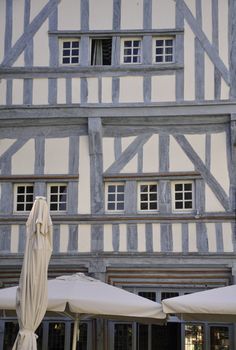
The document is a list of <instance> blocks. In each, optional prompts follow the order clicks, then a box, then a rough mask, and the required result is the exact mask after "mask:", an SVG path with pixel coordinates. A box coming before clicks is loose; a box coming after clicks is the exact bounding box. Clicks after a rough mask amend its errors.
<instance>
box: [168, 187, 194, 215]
mask: <svg viewBox="0 0 236 350" xmlns="http://www.w3.org/2000/svg"><path fill="white" fill-rule="evenodd" d="M172 191H173V194H172V199H173V210H174V211H178V210H179V211H182V210H184V211H189V210H192V209H193V183H192V182H190V181H188V182H176V183H174V184H173V187H172Z"/></svg>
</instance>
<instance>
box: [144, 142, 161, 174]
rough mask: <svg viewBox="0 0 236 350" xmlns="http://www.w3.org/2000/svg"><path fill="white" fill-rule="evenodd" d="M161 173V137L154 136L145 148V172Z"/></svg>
mask: <svg viewBox="0 0 236 350" xmlns="http://www.w3.org/2000/svg"><path fill="white" fill-rule="evenodd" d="M158 171H159V135H152V136H151V138H150V139H149V140H148V141H147V142H146V143H145V145H144V146H143V172H144V173H152V172H158Z"/></svg>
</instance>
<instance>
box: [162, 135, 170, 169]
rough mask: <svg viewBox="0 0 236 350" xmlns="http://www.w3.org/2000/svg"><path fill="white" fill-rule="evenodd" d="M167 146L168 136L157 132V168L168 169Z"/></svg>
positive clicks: (168, 143)
mask: <svg viewBox="0 0 236 350" xmlns="http://www.w3.org/2000/svg"><path fill="white" fill-rule="evenodd" d="M169 147H170V137H169V135H168V134H159V170H160V172H162V171H163V172H167V171H169Z"/></svg>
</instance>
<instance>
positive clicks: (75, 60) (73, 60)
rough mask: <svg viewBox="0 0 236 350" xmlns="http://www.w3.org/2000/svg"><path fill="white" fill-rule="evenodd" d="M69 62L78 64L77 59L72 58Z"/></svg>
mask: <svg viewBox="0 0 236 350" xmlns="http://www.w3.org/2000/svg"><path fill="white" fill-rule="evenodd" d="M71 62H72V63H79V58H78V57H72V60H71Z"/></svg>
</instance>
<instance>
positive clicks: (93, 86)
mask: <svg viewBox="0 0 236 350" xmlns="http://www.w3.org/2000/svg"><path fill="white" fill-rule="evenodd" d="M87 83H88V103H97V102H98V78H87Z"/></svg>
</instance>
